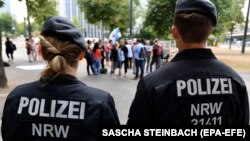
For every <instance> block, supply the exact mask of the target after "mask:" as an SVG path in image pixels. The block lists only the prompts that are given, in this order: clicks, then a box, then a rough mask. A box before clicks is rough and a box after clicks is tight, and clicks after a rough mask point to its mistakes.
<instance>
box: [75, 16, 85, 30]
mask: <svg viewBox="0 0 250 141" xmlns="http://www.w3.org/2000/svg"><path fill="white" fill-rule="evenodd" d="M72 22H73V23H74V24H75V25H76V27H77V28H78V29H80V31H83V30H84V28H83V27H82V26H81V24H80V22H79V20H78V19H77V17H74V18H73V21H72Z"/></svg>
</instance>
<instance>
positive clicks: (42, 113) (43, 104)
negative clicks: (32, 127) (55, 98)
mask: <svg viewBox="0 0 250 141" xmlns="http://www.w3.org/2000/svg"><path fill="white" fill-rule="evenodd" d="M44 109H45V99H42V100H41V105H40V114H39V116H41V117H49V113H45V112H44Z"/></svg>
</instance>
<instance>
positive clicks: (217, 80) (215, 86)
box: [211, 78, 220, 94]
mask: <svg viewBox="0 0 250 141" xmlns="http://www.w3.org/2000/svg"><path fill="white" fill-rule="evenodd" d="M211 81H212V82H214V87H213V90H212V94H220V91H218V90H219V89H218V88H219V83H220V80H219V79H217V78H212V79H211Z"/></svg>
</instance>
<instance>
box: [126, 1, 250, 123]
mask: <svg viewBox="0 0 250 141" xmlns="http://www.w3.org/2000/svg"><path fill="white" fill-rule="evenodd" d="M216 24H217V12H216V7H215V6H214V4H213V3H212V2H211V1H209V0H177V2H176V9H175V17H174V24H173V27H172V34H173V37H174V38H175V40H176V44H177V47H178V49H179V53H178V54H177V55H176V56H175V57H174V58H173V59H172V61H171V62H170V63H169V64H167V65H166V66H164V67H163V68H161V69H159V70H157V71H156V72H154V73H151V74H149V75H148V76H146V77H145V78H143V79H141V80H140V82H139V84H138V87H137V92H136V95H135V98H134V100H133V103H132V105H131V108H130V113H129V119H128V123H127V124H128V125H134V126H145V125H156V126H162V125H247V124H248V122H249V106H248V105H249V103H248V95H247V90H246V86H245V84H244V82H243V80H242V79H241V77H240V76H239V75H238V74H237V73H236V72H235V71H233V70H232V69H231V68H230V67H228V66H226V65H225V64H223V63H222V62H220V61H219V60H217V59H216V57H215V55H214V54H213V53H212V51H211V50H210V49H207V48H206V47H205V45H206V40H207V38H208V36H209V34H211V33H212V31H213V27H214V26H216Z"/></svg>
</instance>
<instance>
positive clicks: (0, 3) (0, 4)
mask: <svg viewBox="0 0 250 141" xmlns="http://www.w3.org/2000/svg"><path fill="white" fill-rule="evenodd" d="M3 5H4V2H3V1H2V0H0V8H1V7H3Z"/></svg>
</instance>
